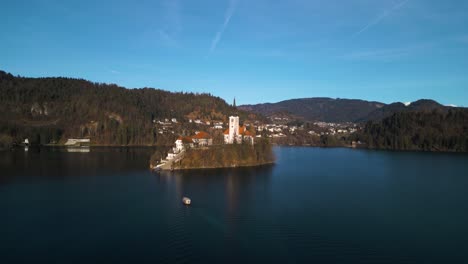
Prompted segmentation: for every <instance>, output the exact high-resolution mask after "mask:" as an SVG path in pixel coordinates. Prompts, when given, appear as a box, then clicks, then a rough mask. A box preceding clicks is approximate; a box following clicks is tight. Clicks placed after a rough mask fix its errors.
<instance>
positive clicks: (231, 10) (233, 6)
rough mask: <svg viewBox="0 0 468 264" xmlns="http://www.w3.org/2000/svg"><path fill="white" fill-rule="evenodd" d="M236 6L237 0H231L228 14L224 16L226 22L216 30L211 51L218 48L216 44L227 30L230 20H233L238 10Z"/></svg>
mask: <svg viewBox="0 0 468 264" xmlns="http://www.w3.org/2000/svg"><path fill="white" fill-rule="evenodd" d="M236 6H237V0H229V6H228V9H227V10H226V15H225V16H224V23H223V25H222V26H221V29H220V30H219V31H218V32H216V35H215V37H214V38H213V41H212V42H211V48H210V52H213V51H214V50H215V49H216V46H218V42H219V41H220V40H221V37H222V36H223V33H224V30H226V28H227V26H228V25H229V21H231V17H232V16H233V15H234V12H235V11H236Z"/></svg>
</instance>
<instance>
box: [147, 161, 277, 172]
mask: <svg viewBox="0 0 468 264" xmlns="http://www.w3.org/2000/svg"><path fill="white" fill-rule="evenodd" d="M275 164H276V162H274V161H272V162H265V163H260V164H252V165H240V166H216V167H213V166H210V167H193V168H174V169H172V171H192V170H218V169H236V168H254V167H263V166H273V165H275ZM153 170H154V169H153ZM155 171H157V170H155ZM160 171H171V170H160Z"/></svg>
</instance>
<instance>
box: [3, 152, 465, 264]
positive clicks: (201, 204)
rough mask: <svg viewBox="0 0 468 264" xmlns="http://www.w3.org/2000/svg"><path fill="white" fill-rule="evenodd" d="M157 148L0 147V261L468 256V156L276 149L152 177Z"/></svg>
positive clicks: (458, 259) (432, 259) (455, 259)
mask: <svg viewBox="0 0 468 264" xmlns="http://www.w3.org/2000/svg"><path fill="white" fill-rule="evenodd" d="M151 151H152V150H151V149H112V148H97V149H91V152H90V153H67V152H65V151H64V150H63V149H30V150H29V151H28V152H24V151H23V150H16V151H12V152H3V153H0V172H1V176H0V263H15V262H33V263H41V262H44V263H92V262H105V261H106V262H109V261H110V262H113V263H129V262H131V263H144V262H151V263H209V262H211V263H247V262H266V263H268V262H270V263H272V262H275V263H276V262H284V263H468V156H467V155H457V154H438V153H437V154H434V153H401V152H383V151H365V150H351V149H320V148H277V149H275V152H276V155H277V158H278V160H277V164H276V165H275V166H268V167H262V168H256V169H236V170H211V171H193V172H175V173H161V174H156V173H151V172H150V171H148V169H147V167H148V160H149V156H150V154H151ZM184 195H187V196H189V197H190V198H192V202H193V205H192V206H190V207H186V206H184V205H182V203H181V198H182V196H184Z"/></svg>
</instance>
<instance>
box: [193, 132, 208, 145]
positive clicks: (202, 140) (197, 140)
mask: <svg viewBox="0 0 468 264" xmlns="http://www.w3.org/2000/svg"><path fill="white" fill-rule="evenodd" d="M192 141H193V143H194V144H195V145H196V146H199V147H206V146H211V145H213V138H212V137H211V136H210V134H208V133H206V132H203V131H201V132H197V133H196V134H195V136H193V137H192Z"/></svg>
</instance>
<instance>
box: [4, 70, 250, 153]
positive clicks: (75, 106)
mask: <svg viewBox="0 0 468 264" xmlns="http://www.w3.org/2000/svg"><path fill="white" fill-rule="evenodd" d="M232 113H236V114H238V115H239V116H240V117H241V120H249V119H250V120H255V119H256V118H257V115H253V114H250V113H247V112H244V111H241V110H238V109H236V108H234V107H232V106H230V105H228V104H227V103H226V102H225V101H224V100H223V99H221V98H219V97H215V96H212V95H210V94H194V93H172V92H168V91H164V90H160V89H153V88H142V89H126V88H124V87H120V86H117V85H115V84H104V83H93V82H90V81H86V80H83V79H72V78H61V77H57V78H56V77H54V78H25V77H15V76H13V75H11V74H9V73H6V72H3V71H0V135H2V138H6V140H5V141H13V142H16V143H18V142H20V141H22V140H24V138H29V139H30V141H32V143H33V144H48V143H51V142H57V143H58V142H60V143H63V142H64V141H65V140H66V139H67V138H74V137H79V138H91V139H92V142H93V143H94V144H102V145H155V144H166V143H169V144H172V143H173V137H174V136H173V135H171V134H169V135H164V134H161V133H159V130H158V127H157V126H156V123H155V121H157V120H161V119H162V120H164V119H166V118H168V119H172V118H176V119H177V120H178V121H179V122H180V121H182V122H187V123H188V120H189V119H193V120H195V119H200V120H201V121H204V122H205V121H210V120H219V121H224V122H226V121H227V117H228V115H230V114H232ZM194 129H196V127H195V128H194Z"/></svg>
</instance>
